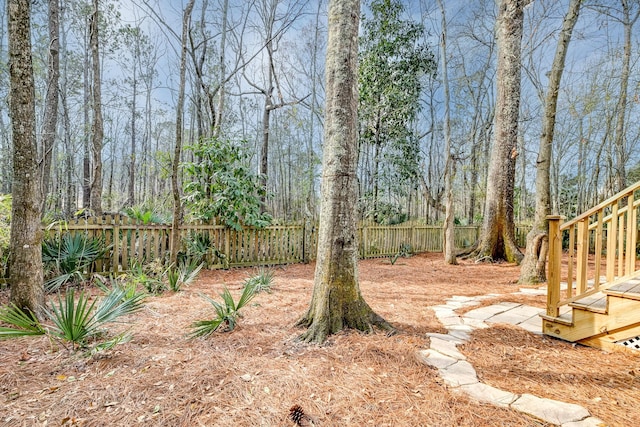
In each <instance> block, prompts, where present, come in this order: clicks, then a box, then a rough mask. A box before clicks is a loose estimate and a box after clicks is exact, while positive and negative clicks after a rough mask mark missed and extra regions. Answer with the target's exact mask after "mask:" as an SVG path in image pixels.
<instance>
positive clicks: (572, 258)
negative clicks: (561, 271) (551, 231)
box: [560, 225, 576, 298]
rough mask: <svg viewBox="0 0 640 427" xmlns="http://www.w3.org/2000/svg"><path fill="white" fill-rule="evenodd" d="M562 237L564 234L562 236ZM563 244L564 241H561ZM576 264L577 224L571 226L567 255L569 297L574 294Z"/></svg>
mask: <svg viewBox="0 0 640 427" xmlns="http://www.w3.org/2000/svg"><path fill="white" fill-rule="evenodd" d="M560 238H562V236H560ZM561 244H562V241H561ZM575 265H576V226H575V225H572V226H571V227H569V254H568V257H567V298H571V296H572V295H573V283H574V275H573V272H574V267H575Z"/></svg>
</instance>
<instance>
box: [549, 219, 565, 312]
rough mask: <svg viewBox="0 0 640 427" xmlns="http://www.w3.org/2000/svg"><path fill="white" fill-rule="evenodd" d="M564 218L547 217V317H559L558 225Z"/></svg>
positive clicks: (559, 236)
mask: <svg viewBox="0 0 640 427" xmlns="http://www.w3.org/2000/svg"><path fill="white" fill-rule="evenodd" d="M563 219H564V218H563V217H562V216H560V215H549V216H547V221H549V280H548V281H547V315H548V316H551V317H558V316H559V315H560V308H559V307H558V303H559V302H560V265H561V260H562V233H560V225H561V223H562V220H563Z"/></svg>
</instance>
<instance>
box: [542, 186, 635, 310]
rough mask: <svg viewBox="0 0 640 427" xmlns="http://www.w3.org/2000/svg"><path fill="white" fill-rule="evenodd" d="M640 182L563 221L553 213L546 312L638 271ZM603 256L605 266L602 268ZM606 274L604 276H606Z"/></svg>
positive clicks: (550, 217)
mask: <svg viewBox="0 0 640 427" xmlns="http://www.w3.org/2000/svg"><path fill="white" fill-rule="evenodd" d="M639 190H640V182H637V183H636V184H634V185H632V186H630V187H628V188H626V189H624V190H622V191H621V192H619V193H618V194H616V195H614V196H613V197H610V198H609V199H607V200H605V201H604V202H602V203H600V204H599V205H598V206H595V207H593V208H591V209H589V210H588V211H586V212H585V213H583V214H582V215H580V216H578V217H576V218H574V219H572V220H570V221H567V222H564V223H563V218H562V217H560V216H549V217H547V218H548V220H549V277H548V282H547V288H548V290H547V315H548V316H552V317H558V316H559V314H560V308H561V307H562V306H564V305H567V304H569V303H571V302H573V301H576V300H578V299H580V298H583V297H585V296H588V295H591V294H594V293H596V292H598V291H601V290H604V289H606V288H608V287H610V286H612V285H614V284H615V283H617V282H618V281H621V280H624V279H625V278H628V277H630V276H633V275H635V274H636V273H637V272H638V270H637V268H636V250H637V249H636V247H637V243H638V206H639V205H640V198H639V197H638V196H639V195H640V194H637V193H638V192H639ZM563 249H564V250H566V251H567V257H566V258H567V267H566V273H565V276H564V278H565V279H566V283H567V287H566V292H564V294H563V292H561V289H560V282H561V279H562V278H563V274H562V263H561V260H562V255H563ZM603 262H604V268H603V265H602V264H603ZM603 276H604V277H603ZM574 289H575V293H574Z"/></svg>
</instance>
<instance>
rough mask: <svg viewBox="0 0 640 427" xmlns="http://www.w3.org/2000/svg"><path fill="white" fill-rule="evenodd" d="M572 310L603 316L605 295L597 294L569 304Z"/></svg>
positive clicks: (605, 301) (605, 305) (605, 303)
mask: <svg viewBox="0 0 640 427" xmlns="http://www.w3.org/2000/svg"><path fill="white" fill-rule="evenodd" d="M569 306H571V307H573V308H577V309H580V310H587V311H593V312H594V313H601V314H605V313H606V312H607V295H605V294H604V293H602V292H597V293H595V294H593V295H589V296H588V297H584V298H581V299H579V300H577V301H574V302H572V303H570V304H569Z"/></svg>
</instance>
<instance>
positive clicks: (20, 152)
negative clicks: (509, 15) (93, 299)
mask: <svg viewBox="0 0 640 427" xmlns="http://www.w3.org/2000/svg"><path fill="white" fill-rule="evenodd" d="M7 6H8V21H9V22H8V24H9V25H8V34H9V35H8V39H9V40H8V41H9V76H10V77H9V78H10V92H9V111H10V113H11V126H12V131H13V185H12V189H11V191H12V193H13V205H12V207H11V239H10V250H11V258H10V262H9V273H10V281H11V297H10V298H11V302H12V303H14V304H15V305H16V306H18V307H20V308H22V309H24V310H28V311H30V312H31V313H32V314H34V315H35V316H36V317H37V316H39V315H40V314H41V312H42V309H43V307H44V288H43V285H42V282H43V279H42V246H41V245H42V229H41V227H40V216H41V207H42V204H41V191H40V170H39V167H38V161H37V158H36V157H37V155H38V154H37V153H38V148H37V143H36V119H35V117H36V113H35V88H34V79H33V65H32V59H31V29H30V27H31V19H30V18H31V1H30V0H8V2H7Z"/></svg>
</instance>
